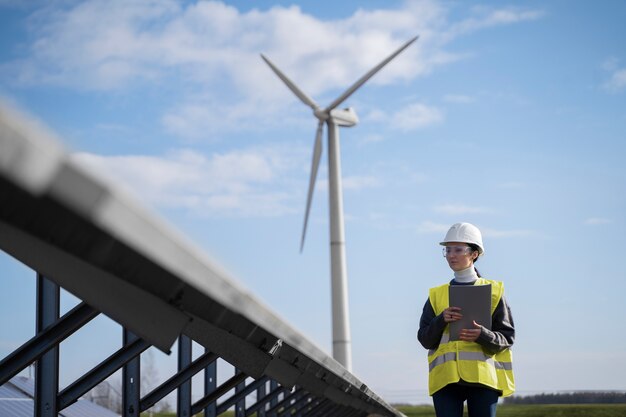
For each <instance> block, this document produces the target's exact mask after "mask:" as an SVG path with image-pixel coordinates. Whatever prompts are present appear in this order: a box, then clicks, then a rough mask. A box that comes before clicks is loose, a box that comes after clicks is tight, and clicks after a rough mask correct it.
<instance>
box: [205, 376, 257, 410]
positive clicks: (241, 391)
mask: <svg viewBox="0 0 626 417" xmlns="http://www.w3.org/2000/svg"><path fill="white" fill-rule="evenodd" d="M266 381H267V379H266V378H261V379H258V380H256V381H252V382H251V383H250V384H248V385H245V380H244V381H243V382H240V383H239V384H237V386H236V387H235V395H233V396H232V397H230V398H228V399H227V400H225V401H223V402H222V403H221V404H220V405H219V406H218V407H217V414H218V415H219V414H222V413H223V412H225V411H226V410H228V409H229V408H230V407H232V406H233V405H235V415H237V413H240V414H241V415H242V416H243V417H245V415H246V406H245V398H246V395H248V394H250V393H251V392H252V391H254V390H256V389H257V388H258V387H259V386H260V385H262V384H265V382H266ZM237 387H239V388H237ZM239 407H241V409H240V410H239Z"/></svg>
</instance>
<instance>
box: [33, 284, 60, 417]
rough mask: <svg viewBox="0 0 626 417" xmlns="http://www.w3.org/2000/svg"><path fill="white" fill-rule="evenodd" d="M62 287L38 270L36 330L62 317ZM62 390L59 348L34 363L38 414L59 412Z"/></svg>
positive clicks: (43, 416)
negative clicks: (58, 403) (60, 389)
mask: <svg viewBox="0 0 626 417" xmlns="http://www.w3.org/2000/svg"><path fill="white" fill-rule="evenodd" d="M60 303H61V289H60V288H59V286H58V285H57V284H55V283H54V282H52V281H50V280H48V279H47V278H45V277H44V276H43V275H41V274H37V324H36V325H37V334H40V333H42V332H44V330H45V329H46V328H47V327H49V326H51V325H53V324H54V323H55V322H56V321H57V320H58V319H59V313H60ZM58 391H59V348H58V346H55V347H53V348H51V349H50V350H48V351H47V352H46V353H44V354H43V355H42V356H41V358H39V360H37V364H36V366H35V404H34V406H35V417H56V416H57V392H58Z"/></svg>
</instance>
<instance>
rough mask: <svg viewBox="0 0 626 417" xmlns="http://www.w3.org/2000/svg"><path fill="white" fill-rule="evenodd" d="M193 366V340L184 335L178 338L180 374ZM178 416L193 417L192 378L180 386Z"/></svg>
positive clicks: (177, 395)
mask: <svg viewBox="0 0 626 417" xmlns="http://www.w3.org/2000/svg"><path fill="white" fill-rule="evenodd" d="M189 365H191V339H190V338H189V337H188V336H185V335H184V334H181V335H180V337H179V338H178V372H181V371H183V370H184V369H186V368H188V367H189ZM176 398H177V399H178V401H176V411H177V412H176V416H177V417H191V378H188V379H187V380H185V382H183V383H182V384H180V385H179V386H178V390H177V393H176Z"/></svg>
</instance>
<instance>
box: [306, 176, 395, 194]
mask: <svg viewBox="0 0 626 417" xmlns="http://www.w3.org/2000/svg"><path fill="white" fill-rule="evenodd" d="M382 184H383V181H382V180H381V179H379V178H376V177H374V176H371V175H349V176H344V177H342V179H341V186H342V189H343V190H345V191H347V190H350V191H358V190H363V189H366V188H375V187H380V186H381V185H382ZM315 188H316V192H317V193H322V192H327V191H328V178H327V177H324V178H320V177H319V173H318V178H317V183H316V186H315Z"/></svg>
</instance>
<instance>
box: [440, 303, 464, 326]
mask: <svg viewBox="0 0 626 417" xmlns="http://www.w3.org/2000/svg"><path fill="white" fill-rule="evenodd" d="M460 311H461V307H448V308H446V309H445V310H443V320H444V321H445V322H446V323H451V322H453V321H457V320H461V318H462V317H463V315H462V314H461V313H460Z"/></svg>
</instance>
